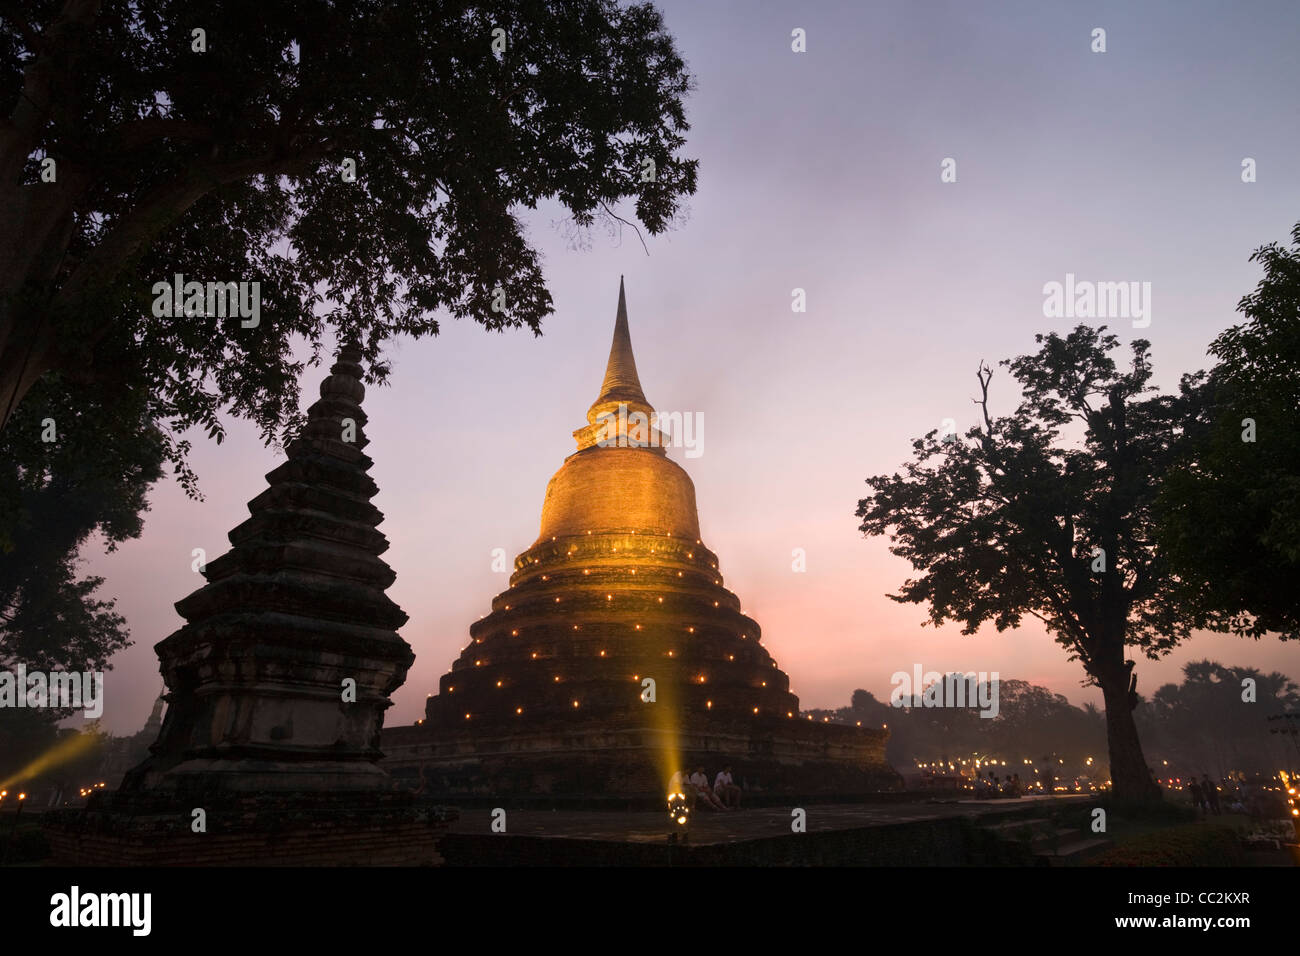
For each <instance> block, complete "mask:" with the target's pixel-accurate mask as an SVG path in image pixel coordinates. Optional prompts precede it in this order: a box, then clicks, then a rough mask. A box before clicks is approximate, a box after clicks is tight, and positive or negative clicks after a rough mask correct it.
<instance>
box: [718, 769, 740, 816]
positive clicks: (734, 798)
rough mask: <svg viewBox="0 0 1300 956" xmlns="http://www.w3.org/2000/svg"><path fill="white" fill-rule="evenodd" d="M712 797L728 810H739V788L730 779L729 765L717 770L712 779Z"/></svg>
mask: <svg viewBox="0 0 1300 956" xmlns="http://www.w3.org/2000/svg"><path fill="white" fill-rule="evenodd" d="M713 795H714V796H715V797H717V798H718V799H719V800H721V801H722V803H723V804H724V805H725V806H726V807H727V808H728V809H729V810H738V809H740V788H739V787H738V786H736V784H735V781H733V780H732V779H731V764H727V765H726V766H725V767H723V768H722V769H721V770H719V771H718V775H717V776H716V777H714V778H713Z"/></svg>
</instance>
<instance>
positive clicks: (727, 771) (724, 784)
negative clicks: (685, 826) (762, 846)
mask: <svg viewBox="0 0 1300 956" xmlns="http://www.w3.org/2000/svg"><path fill="white" fill-rule="evenodd" d="M668 789H669V790H670V791H671V792H672V793H683V794H685V795H686V801H687V805H688V806H690V808H691V809H692V810H693V809H695V807H696V806H699V805H701V804H702V805H703V806H706V807H709V808H711V809H713V810H739V809H740V788H739V787H738V786H736V782H735V781H734V780H733V779H732V777H731V765H730V764H728V765H727V766H725V767H723V768H722V769H721V770H719V771H718V773H717V775H716V776H715V777H714V778H713V786H709V778H708V775H707V774H706V773H705V772H704V767H703V766H699V767H696V768H695V770H694V772H692V773H690V774H689V775H688V774H687V773H686V770H685V769H680V770H678V771H677V772H675V773H674V774H673V776H672V780H670V781H669V782H668Z"/></svg>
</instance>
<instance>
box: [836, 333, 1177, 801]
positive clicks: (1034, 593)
mask: <svg viewBox="0 0 1300 956" xmlns="http://www.w3.org/2000/svg"><path fill="white" fill-rule="evenodd" d="M1036 341H1037V342H1038V343H1039V345H1040V346H1041V348H1040V349H1039V351H1038V352H1037V353H1036V354H1033V355H1025V356H1021V357H1020V358H1017V359H1015V360H1006V361H1004V362H1002V363H1001V364H1002V365H1003V366H1006V367H1009V369H1010V371H1011V373H1012V375H1013V376H1014V377H1015V379H1016V380H1017V381H1018V382H1019V384H1020V386H1021V389H1022V392H1023V394H1022V396H1021V400H1020V403H1019V405H1018V407H1017V408H1016V409H1015V411H1014V412H1012V413H1011V414H1009V415H1003V416H997V415H995V414H994V412H993V409H992V408H991V405H992V400H991V397H990V384H991V382H992V380H993V371H992V369H990V368H989V367H988V366H986V365H983V364H981V365H980V368H979V371H978V380H979V386H980V397H979V398H978V399H977V400H976V401H977V404H978V405H979V406H980V408H981V410H982V413H983V414H982V424H980V425H977V426H975V427H973V428H971V429H970V430H969V431H968V432H967V433H966V435H965V436H964V437H961V436H940V435H939V434H938V431H937V430H935V431H931V432H929V433H928V434H927V435H925V436H924V437H923V438H921V439H918V440H917V441H915V442H914V443H913V451H914V457H913V460H912V461H911V462H910V463H908V464H907V465H906V466H905V469H904V471H903V472H902V473H901V474H899V473H896V474H893V475H879V476H876V477H873V478H869V479H868V480H867V484H868V486H869V487H870V489H871V494H870V495H869V496H868V497H867V498H864V499H863V500H862V501H860V502H859V505H858V512H857V514H858V517H859V518H861V519H862V524H861V530H862V531H863V532H864V533H867V534H872V535H878V534H889V536H890V539H891V542H892V544H891V548H890V550H891V551H892V552H893V553H894V554H897V555H900V556H902V557H904V558H906V559H907V560H908V561H910V562H911V564H912V566H913V567H914V568H915V569H916V570H917V571H919V572H921V573H920V576H919V577H917V578H914V579H911V580H908V581H906V582H905V583H904V584H903V586H902V588H901V589H900V591H899V593H898V594H896V595H890V596H891V597H892V598H893V599H894V600H897V601H900V602H911V603H924V604H928V605H929V622H930V623H931V624H934V625H938V624H941V623H943V622H944V621H955V622H959V623H960V624H961V625H962V631H963V633H966V634H973V633H974V632H975V631H976V630H978V629H979V628H980V627H981V626H982V625H984V624H986V623H989V622H991V623H993V624H994V625H995V627H996V628H997V629H998V630H999V631H1002V630H1006V629H1008V628H1014V627H1016V626H1018V625H1019V624H1020V623H1021V621H1022V620H1023V619H1024V618H1025V617H1026V616H1029V617H1033V618H1036V619H1038V620H1039V621H1041V622H1042V623H1043V625H1044V626H1045V627H1046V628H1047V630H1048V632H1049V633H1050V634H1052V635H1053V637H1054V638H1055V639H1056V641H1057V642H1058V643H1059V644H1060V645H1061V646H1062V647H1064V648H1065V649H1066V650H1067V652H1068V653H1069V656H1070V659H1072V660H1078V661H1080V662H1081V663H1082V665H1083V670H1084V673H1085V674H1086V675H1087V682H1088V683H1090V684H1094V685H1096V686H1098V687H1099V688H1100V689H1101V692H1102V696H1103V698H1104V701H1105V709H1106V728H1107V741H1108V746H1109V756H1110V770H1111V778H1112V780H1113V781H1114V788H1115V793H1116V795H1117V796H1118V797H1120V798H1122V799H1133V800H1150V799H1155V798H1157V797H1158V789H1157V788H1156V786H1155V784H1154V783H1153V782H1152V779H1151V774H1150V772H1149V771H1148V769H1147V766H1146V762H1145V760H1144V758H1143V755H1142V746H1141V743H1140V741H1139V739H1138V734H1137V729H1136V727H1135V725H1134V721H1133V708H1134V706H1135V705H1136V703H1137V700H1138V698H1137V693H1136V680H1137V678H1136V675H1135V674H1134V672H1133V669H1134V661H1133V659H1132V657H1131V656H1130V655H1131V654H1133V653H1142V654H1145V655H1147V656H1148V657H1150V658H1152V659H1156V658H1158V657H1159V656H1160V655H1162V654H1164V653H1165V652H1167V651H1168V650H1169V649H1170V648H1172V647H1174V646H1175V645H1176V644H1177V643H1178V642H1179V641H1180V640H1182V639H1183V638H1184V637H1186V636H1187V634H1188V632H1189V621H1188V620H1187V617H1186V615H1185V614H1184V612H1183V611H1182V609H1181V608H1180V606H1179V604H1178V603H1177V601H1176V593H1177V589H1176V587H1175V585H1176V582H1175V581H1174V580H1173V579H1172V577H1171V576H1170V574H1169V572H1168V569H1167V568H1166V566H1165V563H1164V561H1163V558H1162V556H1161V554H1160V553H1159V552H1158V551H1157V550H1156V548H1155V547H1154V546H1153V532H1154V529H1153V520H1152V503H1153V501H1154V498H1155V495H1156V492H1157V491H1158V489H1159V488H1160V485H1161V482H1162V481H1163V479H1164V476H1165V473H1166V472H1167V470H1168V468H1169V467H1170V464H1171V462H1172V460H1173V457H1174V448H1175V445H1176V442H1177V440H1178V438H1179V436H1180V434H1181V432H1182V428H1183V425H1184V423H1185V421H1186V420H1187V418H1188V416H1189V415H1190V414H1191V406H1192V405H1194V403H1195V401H1196V386H1197V384H1198V381H1197V379H1195V378H1190V377H1185V378H1184V380H1183V383H1182V389H1181V391H1180V393H1179V394H1177V395H1161V394H1156V393H1155V391H1154V389H1153V387H1152V386H1150V385H1149V381H1150V378H1151V358H1150V354H1149V351H1148V348H1149V343H1148V342H1146V341H1144V340H1141V339H1137V340H1134V341H1133V342H1132V343H1131V346H1130V351H1131V360H1130V363H1129V365H1128V367H1127V368H1120V367H1118V366H1117V365H1116V362H1115V361H1114V359H1113V358H1112V357H1111V353H1112V352H1113V351H1115V350H1116V349H1117V348H1119V345H1120V343H1119V340H1118V339H1117V338H1116V337H1115V336H1114V335H1111V334H1107V333H1106V330H1105V326H1102V327H1101V328H1099V329H1092V328H1089V327H1087V326H1083V325H1080V326H1078V327H1077V328H1075V329H1074V330H1073V331H1072V332H1070V333H1069V334H1068V335H1065V336H1061V335H1059V334H1057V333H1055V332H1053V333H1050V334H1047V335H1038V336H1036ZM945 439H948V440H945Z"/></svg>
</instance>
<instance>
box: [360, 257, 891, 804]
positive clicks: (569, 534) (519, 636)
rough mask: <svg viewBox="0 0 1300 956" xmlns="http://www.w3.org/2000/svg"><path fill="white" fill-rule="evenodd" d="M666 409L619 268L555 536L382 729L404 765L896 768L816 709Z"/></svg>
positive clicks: (846, 786) (790, 782)
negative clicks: (737, 567)
mask: <svg viewBox="0 0 1300 956" xmlns="http://www.w3.org/2000/svg"><path fill="white" fill-rule="evenodd" d="M654 417H655V411H654V409H653V407H652V406H651V405H650V403H649V401H648V400H647V399H646V397H645V394H644V392H643V390H642V388H641V383H640V379H639V377H638V374H637V367H636V361H635V359H634V358H633V354H632V342H631V335H630V333H629V328H628V316H627V303H626V297H625V294H624V290H623V287H622V284H621V283H620V286H619V298H618V311H617V317H616V319H615V324H614V339H613V344H612V345H611V347H610V351H609V360H608V362H607V364H606V369H605V377H604V381H603V382H602V383H601V387H600V393H599V395H598V396H597V398H596V401H595V402H594V403H592V405H591V407H590V408H589V409H588V411H587V424H585V425H584V426H582V427H581V428H579V429H578V430H577V431H575V432H574V433H573V434H574V438H575V439H576V440H577V446H578V449H577V451H576V452H575V453H574V454H572V455H570V456H569V457H568V458H567V459H565V461H564V464H563V465H562V466H561V468H560V470H559V471H558V472H556V474H555V476H554V477H553V478H552V479H551V482H550V485H549V486H548V487H547V490H546V498H545V501H544V503H543V505H542V520H541V529H540V533H539V534H538V537H537V540H536V541H535V542H534V543H533V545H532V546H531V547H529V548H528V549H527V550H526V551H524V552H523V553H522V554H520V555H519V556H518V557H517V558H516V559H515V570H514V574H513V575H512V576H511V578H510V586H509V588H508V589H507V590H506V591H504V592H503V593H501V594H499V595H497V596H496V598H495V599H494V600H493V601H492V610H491V613H490V614H488V615H487V616H485V617H483V618H482V619H480V620H479V621H478V622H477V623H475V624H474V625H472V626H471V628H470V638H471V640H470V643H469V645H468V646H467V647H466V648H465V649H464V651H463V652H462V653H461V654H460V657H459V658H458V659H457V660H456V661H455V662H454V663H453V664H452V668H451V671H450V672H449V673H447V674H445V675H443V677H442V678H441V680H440V681H439V687H438V693H437V694H436V695H431V696H430V697H429V699H428V700H427V702H426V712H425V718H424V720H423V721H422V722H421V723H419V724H417V725H416V726H414V727H390V728H388V729H386V730H385V731H384V739H383V744H384V751H385V753H386V755H387V758H386V760H385V762H384V765H385V766H386V767H388V768H389V769H390V770H391V771H392V772H393V773H394V775H399V776H402V777H408V776H409V777H411V778H417V777H418V778H420V779H421V780H422V785H423V786H424V787H426V788H428V789H430V790H432V791H433V792H440V793H448V794H462V793H463V794H472V793H491V794H510V793H515V794H534V793H536V794H540V793H549V794H552V795H573V796H593V795H601V794H609V795H619V796H626V795H633V794H635V795H653V794H656V793H658V794H662V793H663V792H664V791H663V787H664V786H666V784H667V780H668V776H669V774H670V773H671V772H672V770H673V769H675V766H676V765H680V764H681V763H683V762H687V763H690V764H692V765H695V764H697V763H705V764H706V765H708V766H709V767H710V769H711V770H717V769H721V766H720V765H721V764H722V763H723V762H726V763H730V764H732V766H733V768H734V769H735V771H736V778H737V780H738V781H740V780H742V779H744V780H745V781H746V782H748V783H749V784H750V785H751V786H755V787H762V788H765V789H769V790H780V791H785V792H793V791H794V790H801V791H812V790H837V791H840V792H865V791H869V790H875V789H881V788H883V787H889V786H893V785H895V783H896V781H897V779H898V778H897V775H896V774H894V772H893V771H892V770H891V769H890V768H889V767H888V766H887V764H886V763H885V759H884V743H885V740H886V738H887V732H886V731H883V730H868V729H862V728H856V727H848V726H842V725H827V724H820V723H817V724H812V723H809V722H808V721H805V720H800V719H798V718H799V701H798V698H797V697H795V695H794V694H792V693H791V692H790V681H789V678H788V677H787V675H786V674H785V673H784V672H783V671H782V670H781V669H780V668H779V667H778V666H777V662H776V661H775V660H773V658H772V655H771V654H770V653H768V651H767V649H766V648H765V647H764V646H763V644H762V639H761V638H762V632H761V630H760V628H759V625H758V623H757V622H756V621H754V620H753V619H752V618H750V617H748V616H747V615H746V614H744V613H743V612H742V610H741V603H740V600H739V598H738V597H737V596H736V595H735V594H734V593H732V592H731V591H729V590H728V589H727V588H726V587H725V586H724V585H723V579H722V573H721V571H720V570H719V567H718V557H717V555H716V554H714V553H713V552H712V551H711V550H710V549H709V548H708V547H707V546H706V545H705V544H704V542H703V540H702V537H701V534H700V527H699V519H698V517H697V514H696V506H695V489H694V486H693V484H692V483H691V479H690V477H689V476H688V475H687V474H686V472H685V471H684V470H683V469H682V468H681V467H680V466H679V465H677V464H676V463H675V462H673V461H672V460H671V459H670V458H669V457H668V456H667V454H666V452H665V449H664V445H665V444H666V442H665V440H664V437H663V436H662V435H661V434H660V433H659V432H658V430H657V428H656V427H655V424H654V421H655V418H654ZM648 681H649V682H652V683H648Z"/></svg>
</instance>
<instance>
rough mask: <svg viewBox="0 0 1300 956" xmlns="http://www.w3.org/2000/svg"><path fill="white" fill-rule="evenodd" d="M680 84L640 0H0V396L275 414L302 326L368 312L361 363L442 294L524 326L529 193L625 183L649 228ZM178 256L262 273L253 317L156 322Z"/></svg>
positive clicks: (672, 142) (528, 313)
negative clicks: (60, 389)
mask: <svg viewBox="0 0 1300 956" xmlns="http://www.w3.org/2000/svg"><path fill="white" fill-rule="evenodd" d="M195 31H202V33H201V34H197V33H196V32H195ZM497 31H500V32H497ZM690 82H691V81H690V78H689V76H688V74H687V73H686V70H685V66H684V64H683V62H682V60H681V58H680V57H679V55H678V53H677V51H676V49H675V47H674V44H673V41H672V38H671V37H670V36H669V35H668V34H667V33H666V31H665V29H664V25H663V21H662V18H661V16H660V14H659V13H658V11H656V10H655V8H654V7H653V6H651V5H649V4H638V5H633V6H629V7H620V6H619V5H618V4H617V3H616V2H614V0H574V2H571V3H563V4H542V3H534V2H526V0H518V2H492V3H481V2H452V3H396V2H360V3H356V4H333V3H325V2H320V0H286V2H281V3H262V2H250V0H185V2H180V0H140V2H136V3H130V4H102V3H100V2H97V0H59V2H56V0H22V2H19V3H16V4H15V3H14V2H12V0H6V2H4V4H3V6H0V107H2V109H0V116H3V117H4V119H3V121H2V122H0V246H2V248H0V410H3V414H4V417H6V418H7V417H8V415H9V414H10V411H11V406H13V407H16V405H17V403H18V402H20V401H21V400H22V399H23V398H24V396H25V395H26V394H27V392H28V390H29V389H30V388H31V386H32V385H33V384H34V383H35V382H36V381H37V380H38V379H39V378H40V377H41V376H42V375H44V374H46V373H48V372H50V371H58V372H60V373H62V374H64V375H66V376H68V377H69V378H72V379H79V380H101V381H112V382H121V383H124V384H125V383H129V384H130V385H132V386H133V387H141V388H144V389H146V390H147V391H148V393H149V394H151V395H152V396H154V397H155V400H156V401H157V402H158V406H159V407H158V414H159V415H162V416H170V417H171V418H172V420H174V421H175V422H176V423H178V424H180V425H182V426H184V425H188V424H199V425H203V426H205V427H207V428H210V429H213V430H216V431H219V429H220V422H219V420H218V419H217V417H216V416H217V412H218V411H219V410H220V409H221V408H222V407H226V408H228V409H229V410H231V411H233V412H234V413H235V414H240V415H246V416H248V417H250V418H252V419H254V420H255V421H256V422H257V423H258V424H259V425H261V426H262V427H263V429H264V430H266V431H267V432H270V431H272V430H274V429H275V428H276V427H277V426H280V425H282V424H283V423H284V422H285V421H286V420H287V419H288V418H289V417H290V415H291V413H292V412H293V411H295V410H296V408H297V390H296V380H297V373H298V371H299V368H298V366H297V365H295V364H294V363H293V362H292V361H291V360H290V355H291V353H290V343H291V341H292V340H293V339H294V337H295V336H303V337H305V338H306V339H308V340H309V341H310V342H312V343H314V344H316V345H319V344H320V343H321V341H322V335H323V332H324V331H325V327H326V326H327V325H346V326H349V327H351V328H353V329H359V330H360V331H361V332H362V333H363V339H364V344H365V346H366V348H367V351H368V354H367V358H369V359H370V360H371V361H372V363H373V362H376V361H377V360H378V358H379V346H380V344H381V343H382V341H383V340H384V339H385V338H386V337H388V336H391V335H394V334H396V333H409V334H411V335H416V336H420V335H425V334H431V333H435V332H436V331H437V327H438V326H437V321H436V318H435V315H434V313H435V312H438V311H443V312H446V313H449V314H451V315H453V316H456V317H469V318H473V319H476V320H478V321H480V322H482V323H483V324H485V325H486V326H488V327H490V328H494V329H499V328H504V327H507V326H527V327H529V328H531V329H533V330H535V331H536V330H537V329H538V328H539V325H540V322H541V321H542V319H543V317H544V316H545V315H547V314H548V313H549V312H550V311H551V299H550V295H549V294H548V292H547V290H546V286H545V283H544V281H543V276H542V271H541V267H540V263H539V261H538V256H537V254H536V252H535V251H534V250H533V249H532V247H531V246H530V245H529V243H528V242H527V240H526V238H525V236H524V234H523V232H522V229H521V225H520V222H519V221H518V219H517V218H516V216H515V213H516V211H517V210H519V209H520V208H523V207H533V206H535V205H536V204H537V203H538V202H539V201H540V200H543V199H547V198H554V199H557V200H559V201H560V202H561V203H562V204H563V205H564V206H566V207H567V208H568V209H569V210H570V211H571V213H572V215H573V217H574V219H575V220H576V221H577V222H578V223H579V224H589V223H591V222H592V221H593V219H594V218H595V217H596V216H597V215H599V214H601V213H605V212H609V211H612V210H613V209H615V207H616V204H617V203H619V201H620V200H623V199H629V200H631V201H632V202H634V204H635V205H634V208H635V215H636V216H637V217H638V218H639V219H640V220H641V222H642V223H643V224H644V225H645V226H646V228H647V229H648V230H649V231H650V232H652V233H653V232H658V231H660V230H662V229H664V228H665V227H666V226H667V225H668V224H669V223H670V221H671V220H672V218H673V216H674V215H675V214H676V213H677V211H678V209H679V203H680V200H681V198H682V197H683V196H684V195H686V194H689V193H691V192H693V191H694V187H695V175H696V163H695V161H693V160H687V159H683V158H682V157H681V156H680V155H679V149H680V147H682V146H683V144H684V138H683V134H684V131H685V130H686V129H687V124H686V121H685V116H684V110H683V103H682V98H683V95H684V94H685V93H686V92H687V90H688V88H689V86H690ZM46 159H50V160H53V161H54V163H53V165H52V166H50V165H48V164H46V163H45V162H44V161H45V160H46ZM345 161H351V162H350V163H346V162H345ZM352 166H355V178H354V179H353V178H352V177H351V176H349V170H350V169H351V168H352ZM49 170H52V175H53V177H54V178H53V181H47V180H48V179H49V176H50V173H49V172H48V171H49ZM176 273H181V274H183V275H185V276H186V277H187V278H193V279H198V280H209V279H210V280H214V281H216V280H220V281H240V280H249V281H252V280H258V281H260V282H261V285H262V299H263V301H262V316H261V321H260V323H259V324H258V325H257V326H256V327H252V328H244V327H243V326H242V324H241V322H239V321H238V320H236V321H230V320H224V321H218V320H213V319H202V318H195V317H187V318H180V319H159V318H155V317H154V316H153V315H152V314H151V305H152V302H153V299H154V295H153V293H152V292H151V287H152V285H153V284H154V283H155V282H157V281H160V280H167V279H170V278H171V276H173V275H174V274H176ZM498 290H501V292H500V293H498ZM501 293H503V294H501ZM503 302H504V305H503ZM494 306H495V307H494ZM383 370H384V367H383V365H382V363H380V364H379V365H378V366H377V368H376V369H375V374H377V375H379V376H382V374H383Z"/></svg>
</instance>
